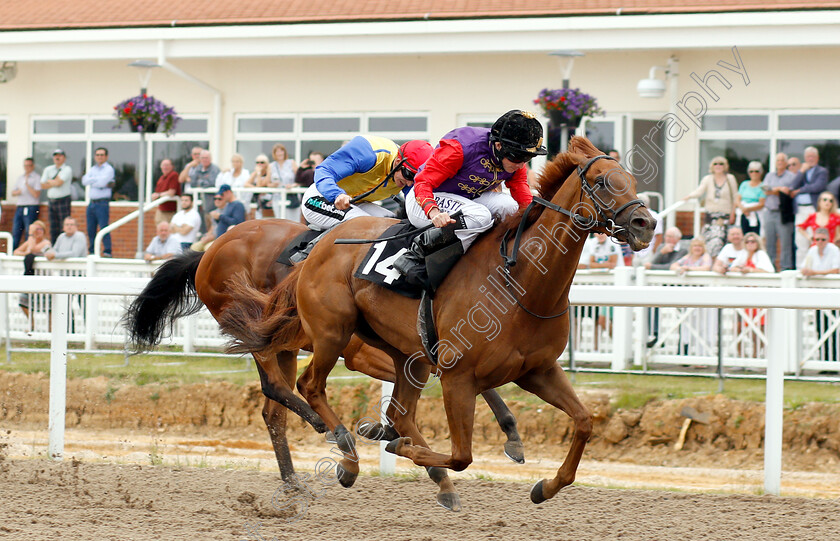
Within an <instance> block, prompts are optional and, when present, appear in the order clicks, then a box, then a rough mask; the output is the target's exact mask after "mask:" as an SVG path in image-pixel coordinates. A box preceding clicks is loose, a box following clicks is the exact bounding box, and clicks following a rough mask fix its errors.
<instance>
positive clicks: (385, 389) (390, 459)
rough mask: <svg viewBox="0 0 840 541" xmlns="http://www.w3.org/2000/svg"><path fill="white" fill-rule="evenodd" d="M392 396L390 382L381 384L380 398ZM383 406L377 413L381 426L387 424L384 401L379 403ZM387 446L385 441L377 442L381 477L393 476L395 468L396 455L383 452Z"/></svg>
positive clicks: (392, 388) (392, 390)
mask: <svg viewBox="0 0 840 541" xmlns="http://www.w3.org/2000/svg"><path fill="white" fill-rule="evenodd" d="M393 394H394V384H393V383H391V382H390V381H383V382H382V398H383V399H385V398H388V399H390V398H391V397H392V396H393ZM380 404H382V405H383V408H382V411H381V412H380V413H379V416H380V422H381V423H382V426H385V425H386V424H387V423H388V418H387V417H386V415H385V412H386V410H387V408H385V407H384V405H385V402H384V400H383V401H382V402H380ZM387 445H388V442H387V441H380V442H379V473H380V474H383V475H394V472H395V471H396V466H397V455H394V454H391V453H389V452H388V451H386V450H385V447H386V446H387Z"/></svg>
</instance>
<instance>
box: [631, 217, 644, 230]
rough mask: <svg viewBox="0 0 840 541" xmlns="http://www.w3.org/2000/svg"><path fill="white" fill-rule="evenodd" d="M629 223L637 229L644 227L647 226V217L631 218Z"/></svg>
mask: <svg viewBox="0 0 840 541" xmlns="http://www.w3.org/2000/svg"><path fill="white" fill-rule="evenodd" d="M630 224H631V225H632V226H633V227H635V228H638V229H646V228H647V226H648V221H647V219H645V218H641V217H640V218H633V220H631V221H630Z"/></svg>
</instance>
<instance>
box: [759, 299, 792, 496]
mask: <svg viewBox="0 0 840 541" xmlns="http://www.w3.org/2000/svg"><path fill="white" fill-rule="evenodd" d="M784 312H786V310H784V309H782V308H769V309H768V310H767V391H766V395H765V399H764V407H765V413H764V416H765V417H764V492H765V493H767V494H774V495H776V496H778V495H779V492H780V491H781V484H782V417H783V415H784V398H785V388H784V386H785V361H786V360H785V347H784V342H785V335H786V331H787V329H784V322H785V313H784Z"/></svg>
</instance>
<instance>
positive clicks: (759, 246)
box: [729, 233, 776, 274]
mask: <svg viewBox="0 0 840 541" xmlns="http://www.w3.org/2000/svg"><path fill="white" fill-rule="evenodd" d="M744 250H745V251H744V253H742V254H741V255H739V256H738V257H737V258H735V261H733V262H732V266H731V267H729V270H730V271H732V272H740V273H741V274H747V273H752V272H776V269H775V268H774V267H773V262H772V261H770V256H768V255H767V252H765V251H764V244H763V243H762V242H761V237H759V236H758V235H757V234H756V233H747V234H746V235H744Z"/></svg>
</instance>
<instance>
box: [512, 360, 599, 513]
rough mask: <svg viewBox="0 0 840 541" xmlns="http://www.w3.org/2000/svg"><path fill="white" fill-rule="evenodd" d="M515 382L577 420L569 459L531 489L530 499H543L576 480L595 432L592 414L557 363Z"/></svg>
mask: <svg viewBox="0 0 840 541" xmlns="http://www.w3.org/2000/svg"><path fill="white" fill-rule="evenodd" d="M516 384H517V385H519V386H520V387H522V388H523V389H525V390H526V391H529V392H531V393H534V394H535V395H537V396H538V397H540V398H542V399H543V400H545V401H546V402H548V403H549V404H551V405H552V406H555V407H557V408H559V409H561V410H563V411H564V412H566V414H567V415H568V416H569V417H571V418H572V420H573V421H574V423H575V435H574V437H573V438H572V444H571V445H570V446H569V452H568V454H566V460H564V461H563V465H562V466H560V469H559V470H557V475H556V476H555V477H554V478H553V479H549V480H545V479H543V480H540V481H539V482H538V483H537V484H536V485H534V487H533V488H532V489H531V501H532V502H534V503H542V502H544V501H545V500H547V499H549V498H553V497H554V495H555V494H557V493H558V492H560V489H561V488H563V487H565V486H568V485H571V484H572V483H573V482H574V480H575V473H576V472H577V468H578V464H579V463H580V458H581V456H583V448H584V447H585V446H586V442H587V441H588V440H589V436H590V435H592V415H591V414H590V413H589V411H588V410H587V409H586V407H585V406H584V405H583V404H582V403H581V401H580V399H579V398H578V396H577V394H575V391H574V389H573V388H572V384H571V383H570V382H569V378H567V377H566V373H565V372H563V369H562V368H560V365H558V364H554V365H553V366H552V367H551V368H550V369H549V370H548V371H546V372H529V373H528V374H525V375H524V376H522V377H521V378H519V379H518V380H516Z"/></svg>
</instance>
